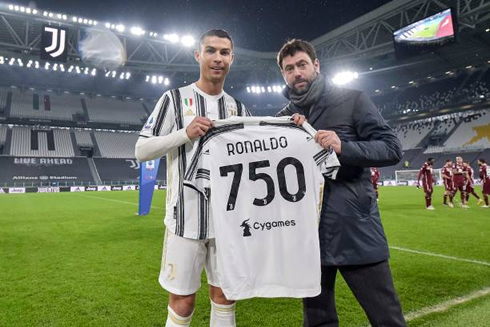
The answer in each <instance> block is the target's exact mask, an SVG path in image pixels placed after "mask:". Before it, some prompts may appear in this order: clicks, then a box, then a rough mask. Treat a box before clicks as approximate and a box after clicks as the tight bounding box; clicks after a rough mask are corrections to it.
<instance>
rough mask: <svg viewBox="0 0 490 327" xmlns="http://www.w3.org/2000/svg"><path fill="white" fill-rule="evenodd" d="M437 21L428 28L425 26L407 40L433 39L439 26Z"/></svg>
mask: <svg viewBox="0 0 490 327" xmlns="http://www.w3.org/2000/svg"><path fill="white" fill-rule="evenodd" d="M438 22H439V21H437V22H433V23H432V24H430V25H429V26H426V27H425V28H424V29H422V30H420V31H417V32H415V33H414V34H413V35H412V36H410V38H409V39H418V38H428V39H429V38H433V37H435V36H436V33H437V28H438V26H439V24H438Z"/></svg>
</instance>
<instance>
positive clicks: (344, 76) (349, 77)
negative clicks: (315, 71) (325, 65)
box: [332, 71, 359, 85]
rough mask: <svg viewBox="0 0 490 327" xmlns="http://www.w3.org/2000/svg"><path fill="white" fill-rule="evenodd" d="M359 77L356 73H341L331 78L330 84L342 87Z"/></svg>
mask: <svg viewBox="0 0 490 327" xmlns="http://www.w3.org/2000/svg"><path fill="white" fill-rule="evenodd" d="M358 77H359V74H358V73H356V72H350V71H347V72H341V73H338V74H336V75H335V76H334V78H332V82H333V83H334V84H337V85H344V84H347V83H350V82H352V81H353V80H355V79H357V78H358Z"/></svg>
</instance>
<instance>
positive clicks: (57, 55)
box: [41, 26, 67, 62]
mask: <svg viewBox="0 0 490 327" xmlns="http://www.w3.org/2000/svg"><path fill="white" fill-rule="evenodd" d="M66 38H67V30H66V29H65V28H56V27H52V26H44V30H43V35H42V46H41V59H44V60H55V61H63V62H65V61H66V55H67V54H66Z"/></svg>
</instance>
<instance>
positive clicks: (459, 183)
mask: <svg viewBox="0 0 490 327" xmlns="http://www.w3.org/2000/svg"><path fill="white" fill-rule="evenodd" d="M467 179H468V172H467V171H466V168H465V167H464V165H463V158H462V157H456V162H455V163H454V164H453V182H454V195H453V197H454V196H455V195H456V193H457V192H458V190H459V193H461V207H462V208H464V209H468V208H469V207H468V206H467V205H466V191H465V181H466V180H467Z"/></svg>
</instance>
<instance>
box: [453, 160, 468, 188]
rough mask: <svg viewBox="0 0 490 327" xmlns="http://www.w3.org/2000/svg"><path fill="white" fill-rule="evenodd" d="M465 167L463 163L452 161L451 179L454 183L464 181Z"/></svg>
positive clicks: (458, 183)
mask: <svg viewBox="0 0 490 327" xmlns="http://www.w3.org/2000/svg"><path fill="white" fill-rule="evenodd" d="M465 173H466V168H465V167H464V166H463V164H458V163H457V162H456V163H453V181H454V184H456V185H460V184H464V182H465Z"/></svg>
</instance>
